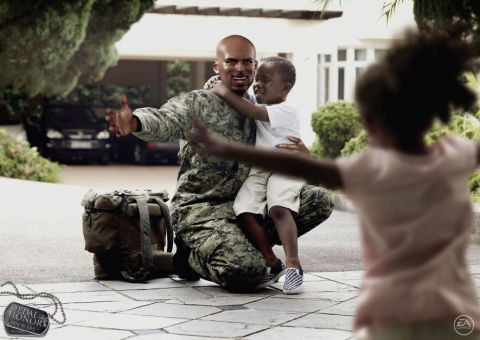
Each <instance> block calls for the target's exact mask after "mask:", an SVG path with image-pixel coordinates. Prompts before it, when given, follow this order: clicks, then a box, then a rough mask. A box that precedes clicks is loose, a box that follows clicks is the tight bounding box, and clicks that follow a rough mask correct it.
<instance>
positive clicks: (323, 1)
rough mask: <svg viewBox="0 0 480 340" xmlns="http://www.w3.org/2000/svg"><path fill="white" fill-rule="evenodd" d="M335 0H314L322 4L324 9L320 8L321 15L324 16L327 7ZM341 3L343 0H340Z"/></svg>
mask: <svg viewBox="0 0 480 340" xmlns="http://www.w3.org/2000/svg"><path fill="white" fill-rule="evenodd" d="M332 2H333V0H314V3H317V4H319V5H321V6H322V9H321V10H320V13H321V14H320V17H323V15H324V14H325V12H326V10H327V7H328V6H329V5H330V4H331V3H332ZM338 3H339V5H340V6H341V5H342V0H338Z"/></svg>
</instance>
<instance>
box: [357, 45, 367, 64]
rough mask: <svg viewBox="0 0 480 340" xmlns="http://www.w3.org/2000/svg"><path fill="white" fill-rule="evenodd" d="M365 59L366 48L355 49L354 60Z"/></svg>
mask: <svg viewBox="0 0 480 340" xmlns="http://www.w3.org/2000/svg"><path fill="white" fill-rule="evenodd" d="M366 60H367V50H366V49H364V48H362V49H355V61H366Z"/></svg>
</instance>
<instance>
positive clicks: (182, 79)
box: [167, 60, 190, 99]
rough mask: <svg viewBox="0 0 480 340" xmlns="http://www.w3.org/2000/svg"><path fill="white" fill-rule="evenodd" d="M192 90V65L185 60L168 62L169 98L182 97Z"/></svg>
mask: <svg viewBox="0 0 480 340" xmlns="http://www.w3.org/2000/svg"><path fill="white" fill-rule="evenodd" d="M189 90H190V64H189V63H188V62H187V61H184V60H169V61H168V62H167V98H168V99H170V98H172V97H175V96H178V95H182V94H185V93H187V92H188V91H189Z"/></svg>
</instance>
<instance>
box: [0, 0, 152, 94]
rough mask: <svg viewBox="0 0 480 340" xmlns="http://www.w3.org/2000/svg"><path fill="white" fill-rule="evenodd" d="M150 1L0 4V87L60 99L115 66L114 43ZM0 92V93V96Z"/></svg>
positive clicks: (46, 0) (31, 0) (4, 0)
mask: <svg viewBox="0 0 480 340" xmlns="http://www.w3.org/2000/svg"><path fill="white" fill-rule="evenodd" d="M152 5H153V0H69V1H63V0H37V1H34V0H22V1H9V0H0V70H1V72H2V76H1V77H0V88H2V89H3V88H5V87H7V86H11V87H13V89H15V90H18V89H22V90H24V91H25V92H26V93H27V94H28V95H29V96H30V97H33V96H35V95H37V94H42V95H45V96H53V95H65V94H67V93H68V92H70V91H71V90H72V89H73V88H74V87H75V85H76V84H77V83H78V80H79V78H80V77H85V79H86V81H88V82H93V81H96V80H99V79H101V78H102V77H103V75H104V73H105V71H106V69H107V68H108V67H111V66H114V65H115V64H116V63H117V60H118V55H117V51H116V49H115V45H114V44H115V42H116V41H118V40H119V39H120V38H121V37H122V36H123V35H124V34H125V33H126V32H127V31H128V29H129V28H130V26H131V25H132V24H133V23H135V22H136V21H138V20H139V19H140V18H141V17H142V15H143V13H144V12H145V11H146V10H148V9H149V8H150V7H151V6H152ZM2 92H3V91H0V95H1V93H2Z"/></svg>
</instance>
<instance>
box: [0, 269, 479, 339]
mask: <svg viewBox="0 0 480 340" xmlns="http://www.w3.org/2000/svg"><path fill="white" fill-rule="evenodd" d="M470 271H471V272H472V274H473V275H474V280H475V283H476V287H477V288H478V291H479V295H480V265H474V266H470ZM362 275H363V272H360V271H349V272H318V273H307V274H306V275H305V291H304V293H303V294H299V295H290V296H287V295H284V294H283V293H282V292H281V290H280V289H281V286H282V282H281V281H282V280H280V282H278V283H276V284H275V285H274V286H273V287H271V288H268V289H265V290H262V291H259V292H257V293H250V294H233V293H229V292H227V291H225V290H223V289H221V288H220V287H219V286H217V285H215V284H214V283H211V282H208V281H204V280H200V281H197V282H186V281H183V280H179V279H178V278H176V277H171V278H161V279H156V280H151V281H150V282H149V283H146V284H132V283H126V282H120V281H98V282H97V281H90V282H74V283H54V284H29V285H20V287H19V288H20V292H21V293H32V292H49V293H53V294H55V295H56V296H57V297H58V298H59V299H60V300H61V301H62V303H63V306H64V309H65V313H66V317H67V322H66V323H65V324H64V325H57V324H55V323H52V324H51V327H50V330H49V331H48V334H47V335H46V337H45V339H48V340H50V339H62V340H64V339H89V340H94V339H102V340H104V339H112V340H113V339H115V340H116V339H118V340H120V339H135V340H137V339H138V340H146V339H152V340H153V339H166V340H189V339H190V340H194V339H198V340H202V339H261V340H270V339H272V340H274V339H275V340H276V339H289V340H295V339H299V340H306V339H308V340H315V339H319V340H321V339H325V340H346V339H352V336H353V334H352V332H351V324H352V321H353V315H354V310H355V307H356V304H357V300H358V291H359V289H358V288H359V284H360V280H361V277H362ZM14 301H15V302H19V303H25V304H29V305H33V306H36V307H37V308H40V309H43V310H45V311H47V312H49V313H52V312H53V306H52V305H46V303H47V301H48V300H46V299H44V298H37V299H35V300H33V301H28V302H26V301H24V300H19V299H17V298H15V297H12V296H1V297H0V311H1V312H2V315H3V310H4V309H5V307H6V306H7V305H8V304H9V303H10V302H14ZM0 338H1V339H3V338H8V339H12V338H9V337H7V335H6V333H5V331H4V329H3V325H2V327H1V329H0Z"/></svg>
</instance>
